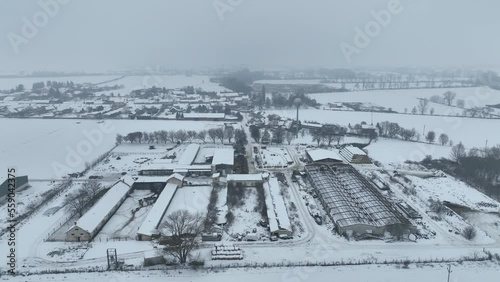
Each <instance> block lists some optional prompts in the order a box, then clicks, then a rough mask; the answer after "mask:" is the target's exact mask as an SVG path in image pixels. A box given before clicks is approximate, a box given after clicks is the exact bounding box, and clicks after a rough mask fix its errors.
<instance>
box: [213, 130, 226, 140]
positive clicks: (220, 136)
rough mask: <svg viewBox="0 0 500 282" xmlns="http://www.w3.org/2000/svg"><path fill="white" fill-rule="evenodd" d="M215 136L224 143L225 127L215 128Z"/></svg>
mask: <svg viewBox="0 0 500 282" xmlns="http://www.w3.org/2000/svg"><path fill="white" fill-rule="evenodd" d="M215 137H216V138H217V139H219V140H220V142H221V143H222V144H224V137H225V134H224V129H222V128H221V127H219V128H216V129H215ZM214 142H215V141H214Z"/></svg>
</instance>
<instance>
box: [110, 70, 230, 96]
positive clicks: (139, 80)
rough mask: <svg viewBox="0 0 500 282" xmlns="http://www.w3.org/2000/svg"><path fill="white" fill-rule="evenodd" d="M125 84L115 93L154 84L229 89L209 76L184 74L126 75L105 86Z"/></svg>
mask: <svg viewBox="0 0 500 282" xmlns="http://www.w3.org/2000/svg"><path fill="white" fill-rule="evenodd" d="M116 84H118V85H123V86H124V89H120V90H118V91H115V93H121V94H122V95H123V94H129V93H130V92H131V91H133V90H137V89H144V88H150V87H153V86H156V87H159V88H163V87H165V88H167V89H175V88H182V87H185V86H193V87H194V88H195V89H196V88H202V89H203V90H204V91H229V90H227V89H226V88H224V87H222V86H219V84H218V83H212V82H210V77H208V76H197V75H193V76H184V75H156V74H151V75H144V76H126V77H124V78H122V79H119V80H116V81H112V82H110V83H104V84H102V85H103V86H105V85H109V86H113V85H116Z"/></svg>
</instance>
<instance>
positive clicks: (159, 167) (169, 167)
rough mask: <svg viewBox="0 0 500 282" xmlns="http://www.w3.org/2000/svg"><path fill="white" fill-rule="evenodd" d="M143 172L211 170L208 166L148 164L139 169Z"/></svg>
mask: <svg viewBox="0 0 500 282" xmlns="http://www.w3.org/2000/svg"><path fill="white" fill-rule="evenodd" d="M144 170H173V171H174V172H176V171H183V170H187V171H190V170H212V168H211V166H210V165H178V164H148V165H144V166H142V167H141V171H144Z"/></svg>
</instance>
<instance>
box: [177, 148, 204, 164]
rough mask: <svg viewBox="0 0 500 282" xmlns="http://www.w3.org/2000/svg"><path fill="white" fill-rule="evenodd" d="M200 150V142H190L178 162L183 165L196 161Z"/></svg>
mask: <svg viewBox="0 0 500 282" xmlns="http://www.w3.org/2000/svg"><path fill="white" fill-rule="evenodd" d="M199 150H200V145H198V144H189V145H188V146H187V148H186V150H184V153H183V154H182V156H181V157H180V159H179V161H178V162H177V163H178V164H181V165H190V164H192V163H193V162H194V160H195V159H196V155H197V154H198V151H199Z"/></svg>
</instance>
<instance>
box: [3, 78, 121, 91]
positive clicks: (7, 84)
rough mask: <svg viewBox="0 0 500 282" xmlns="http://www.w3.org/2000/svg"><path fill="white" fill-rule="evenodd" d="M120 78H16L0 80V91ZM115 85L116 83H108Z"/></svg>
mask: <svg viewBox="0 0 500 282" xmlns="http://www.w3.org/2000/svg"><path fill="white" fill-rule="evenodd" d="M118 77H120V76H119V75H96V76H58V77H16V78H0V90H10V89H12V88H16V86H18V85H19V84H23V85H24V88H25V89H31V87H32V86H33V83H35V82H41V81H43V82H44V83H46V82H47V81H49V80H50V81H57V82H67V81H73V82H74V83H76V84H77V83H100V82H104V81H108V80H112V79H115V78H118ZM110 84H111V85H115V84H118V83H114V84H113V83H110Z"/></svg>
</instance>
